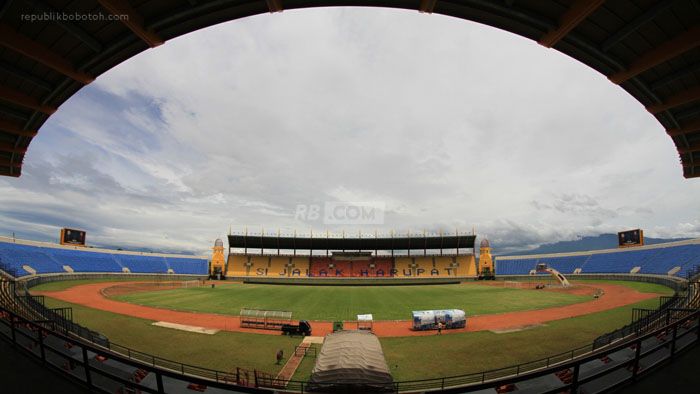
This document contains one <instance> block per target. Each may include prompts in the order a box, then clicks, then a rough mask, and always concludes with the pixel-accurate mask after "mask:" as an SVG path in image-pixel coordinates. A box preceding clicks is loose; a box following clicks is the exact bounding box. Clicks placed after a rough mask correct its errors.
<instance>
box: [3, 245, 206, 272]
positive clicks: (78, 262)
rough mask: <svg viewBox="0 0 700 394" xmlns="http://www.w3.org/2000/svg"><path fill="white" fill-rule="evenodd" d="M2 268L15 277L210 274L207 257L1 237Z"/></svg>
mask: <svg viewBox="0 0 700 394" xmlns="http://www.w3.org/2000/svg"><path fill="white" fill-rule="evenodd" d="M0 269H2V270H3V271H5V272H7V273H9V274H10V275H12V276H14V277H23V276H27V275H37V274H39V275H40V274H60V273H82V272H84V273H139V274H177V275H207V273H208V261H207V258H206V257H204V256H182V255H174V254H159V253H140V252H127V251H121V250H109V249H97V248H85V247H76V246H60V245H55V244H50V243H44V242H34V241H26V240H18V239H13V238H6V237H0Z"/></svg>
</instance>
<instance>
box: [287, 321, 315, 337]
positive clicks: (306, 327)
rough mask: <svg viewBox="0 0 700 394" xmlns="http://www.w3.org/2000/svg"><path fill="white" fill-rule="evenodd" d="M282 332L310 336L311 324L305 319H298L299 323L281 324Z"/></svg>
mask: <svg viewBox="0 0 700 394" xmlns="http://www.w3.org/2000/svg"><path fill="white" fill-rule="evenodd" d="M282 334H283V335H302V336H310V335H311V324H309V322H308V321H306V320H299V324H283V325H282Z"/></svg>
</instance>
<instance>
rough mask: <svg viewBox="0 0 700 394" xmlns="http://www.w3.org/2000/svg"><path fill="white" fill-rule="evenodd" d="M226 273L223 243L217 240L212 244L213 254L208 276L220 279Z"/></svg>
mask: <svg viewBox="0 0 700 394" xmlns="http://www.w3.org/2000/svg"><path fill="white" fill-rule="evenodd" d="M225 272H226V259H224V241H222V240H221V239H217V240H216V241H215V242H214V254H213V255H212V256H211V265H210V266H209V275H210V276H211V277H212V278H218V279H221V277H223V276H224V273H225Z"/></svg>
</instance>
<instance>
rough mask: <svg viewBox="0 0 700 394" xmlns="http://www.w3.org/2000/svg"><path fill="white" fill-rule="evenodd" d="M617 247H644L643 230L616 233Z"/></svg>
mask: <svg viewBox="0 0 700 394" xmlns="http://www.w3.org/2000/svg"><path fill="white" fill-rule="evenodd" d="M617 245H618V247H620V248H630V247H635V246H644V230H641V229H635V230H628V231H622V232H619V233H617Z"/></svg>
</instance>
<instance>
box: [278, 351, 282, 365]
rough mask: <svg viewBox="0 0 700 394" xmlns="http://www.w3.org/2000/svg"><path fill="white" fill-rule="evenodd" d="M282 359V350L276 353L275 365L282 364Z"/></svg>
mask: <svg viewBox="0 0 700 394" xmlns="http://www.w3.org/2000/svg"><path fill="white" fill-rule="evenodd" d="M283 358H284V351H283V350H282V349H280V350H278V351H277V364H278V365H279V363H281V362H282V359H283Z"/></svg>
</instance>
